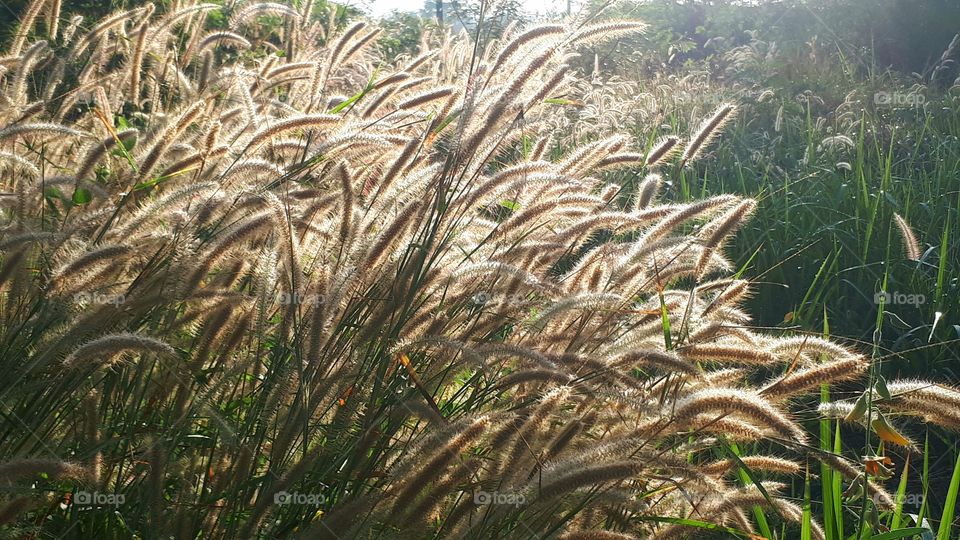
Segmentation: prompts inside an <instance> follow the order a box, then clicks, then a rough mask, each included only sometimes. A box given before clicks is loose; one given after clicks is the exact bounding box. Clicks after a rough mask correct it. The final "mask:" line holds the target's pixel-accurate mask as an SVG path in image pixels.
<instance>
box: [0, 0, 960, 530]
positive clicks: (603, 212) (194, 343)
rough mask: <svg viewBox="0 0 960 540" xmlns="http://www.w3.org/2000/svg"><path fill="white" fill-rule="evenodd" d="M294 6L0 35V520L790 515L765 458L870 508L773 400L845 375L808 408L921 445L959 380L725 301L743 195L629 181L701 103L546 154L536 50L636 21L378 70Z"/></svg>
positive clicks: (561, 524) (555, 58) (134, 525)
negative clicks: (679, 196) (681, 197)
mask: <svg viewBox="0 0 960 540" xmlns="http://www.w3.org/2000/svg"><path fill="white" fill-rule="evenodd" d="M40 4H43V2H35V3H34V4H32V5H31V6H29V7H28V10H32V11H30V12H31V13H32V12H33V11H38V10H39V8H37V7H36V6H37V5H40ZM310 12H311V5H310V3H307V4H306V5H304V6H302V7H301V8H294V7H290V6H285V5H280V4H272V3H271V4H266V3H265V4H247V5H243V6H239V7H235V8H232V9H231V10H228V11H226V12H224V11H223V8H221V7H219V6H217V5H213V4H195V5H188V6H180V7H178V8H176V9H174V10H171V11H167V12H165V13H159V12H158V11H157V10H156V9H154V8H153V6H147V7H143V8H136V9H132V10H130V11H125V12H121V13H117V14H115V15H112V16H109V17H107V18H105V19H103V20H102V21H96V22H93V23H89V24H81V23H82V21H80V20H77V19H74V20H73V21H71V22H70V24H68V25H64V26H63V27H62V28H59V29H56V28H51V29H50V32H49V34H50V35H48V36H47V38H48V39H47V40H42V39H29V36H30V35H31V32H29V30H30V27H29V24H27V27H26V28H25V29H22V31H20V32H18V33H17V36H16V37H15V39H14V40H13V43H12V44H10V45H9V46H7V50H8V51H9V55H8V57H7V58H6V59H5V60H4V64H3V65H4V68H5V70H4V71H2V72H0V77H2V79H0V84H3V93H2V95H3V96H4V100H3V102H2V103H0V126H2V127H0V166H2V167H3V172H4V176H3V177H2V178H3V180H2V182H3V191H4V195H5V196H4V198H3V201H2V202H3V207H2V220H3V221H2V225H3V230H2V236H0V250H2V251H0V319H2V325H0V329H2V331H0V342H2V347H3V348H2V356H0V369H2V370H3V371H4V372H5V377H4V378H3V380H2V382H0V405H2V414H3V417H4V419H5V422H4V426H3V428H2V430H0V480H2V482H3V487H4V490H5V491H4V492H3V493H2V496H3V497H4V499H3V501H2V504H3V507H2V508H0V524H3V525H5V526H7V527H8V528H9V530H10V531H11V535H12V536H17V535H44V536H46V535H51V536H70V535H81V536H87V537H97V538H101V537H103V538H108V537H129V536H138V537H154V536H163V537H167V536H172V537H178V538H180V537H183V538H194V537H205V538H206V537H210V538H253V537H264V538H273V537H290V536H304V537H330V538H351V537H385V538H393V537H403V538H422V537H448V536H449V537H467V538H490V537H527V536H536V537H563V538H569V539H572V538H621V537H642V536H646V537H656V538H670V537H677V538H682V537H688V536H690V535H692V534H695V533H696V529H697V528H706V529H709V530H712V531H716V532H717V533H718V534H728V535H729V534H737V535H746V534H748V533H753V532H763V533H764V534H768V532H769V527H770V526H771V525H770V523H771V522H772V523H774V524H775V526H780V527H785V528H786V530H790V531H802V532H803V534H805V535H809V536H811V537H817V538H823V537H826V535H827V532H826V531H824V530H822V529H821V526H820V525H819V524H818V521H819V520H817V519H814V518H812V517H811V515H810V512H809V511H808V510H809V509H808V508H804V507H802V506H801V505H799V504H797V503H796V502H795V501H793V500H791V498H790V497H789V492H788V490H787V484H786V481H788V479H789V478H790V477H796V476H798V475H802V474H804V473H805V472H807V471H808V470H809V469H810V468H812V467H814V466H815V467H816V468H817V470H820V467H821V466H822V467H823V470H825V471H831V473H832V471H836V475H837V479H838V481H839V479H841V478H844V479H845V480H846V481H848V482H850V484H851V485H852V486H854V487H859V491H857V492H854V491H853V490H851V495H852V496H857V497H859V496H862V499H863V511H864V512H874V514H875V513H876V512H877V511H878V510H881V511H887V510H893V509H895V508H897V502H896V501H895V500H894V498H893V497H892V496H891V495H890V494H888V492H887V490H886V489H885V487H884V486H883V480H885V477H884V475H883V474H882V471H880V469H879V466H878V465H876V464H877V463H878V462H877V460H876V459H874V456H860V457H862V458H864V460H865V461H863V462H861V463H858V462H856V461H854V460H851V459H849V458H848V457H844V456H843V455H842V453H837V452H834V451H832V450H831V449H830V448H823V445H822V444H821V445H818V444H817V443H816V441H815V439H814V438H813V437H812V436H811V435H810V434H809V433H808V432H807V431H806V430H805V429H804V426H803V425H802V424H801V423H800V418H802V416H803V414H804V413H805V412H806V413H808V414H813V413H814V411H813V409H812V407H813V406H812V405H811V401H810V400H809V399H805V396H810V395H816V393H817V392H819V391H820V389H821V387H822V386H824V385H827V384H845V385H849V386H848V387H849V388H852V389H854V390H853V392H852V395H853V396H854V397H853V399H849V400H841V401H837V402H829V400H824V401H825V402H824V403H823V404H821V405H820V407H821V411H820V412H821V413H822V414H824V415H825V416H838V417H843V418H844V419H846V420H848V421H850V422H852V423H854V424H860V425H862V426H865V427H868V428H870V429H872V430H873V431H875V432H876V434H877V435H878V436H879V437H880V439H881V440H882V441H883V443H884V444H886V445H893V446H900V447H905V448H912V447H915V446H917V443H915V442H914V441H912V440H910V439H909V437H908V436H907V435H906V434H904V433H901V430H900V429H899V428H897V427H896V426H894V425H893V422H894V421H893V419H892V416H893V415H909V416H913V417H916V418H920V419H923V420H924V421H930V422H933V423H936V424H942V425H946V426H948V427H951V428H956V427H957V426H958V425H960V407H958V406H957V405H958V404H960V391H958V390H957V389H955V388H952V387H949V386H945V385H938V384H935V383H930V382H924V381H914V380H907V381H891V382H890V383H886V382H885V381H884V380H883V379H882V378H879V377H877V374H876V370H875V366H874V365H873V363H871V361H870V360H869V358H868V357H867V356H866V355H865V354H863V353H862V352H860V351H858V350H854V349H852V348H848V347H845V346H842V345H840V344H837V343H835V342H832V341H829V340H827V339H823V338H818V337H811V336H806V335H800V336H785V335H774V334H772V333H770V332H765V331H763V330H762V329H760V328H756V327H754V326H753V325H751V322H750V316H749V314H748V313H746V312H745V311H744V310H743V309H742V308H741V302H742V301H743V300H744V298H745V297H746V296H747V295H748V294H749V292H750V284H749V282H748V281H746V280H745V279H743V276H740V275H731V274H732V273H733V271H734V268H733V267H732V264H731V263H730V262H729V261H728V260H727V259H726V258H725V257H724V255H723V247H724V244H725V242H726V241H727V240H728V238H729V237H730V236H731V235H732V234H733V233H735V232H736V231H737V230H738V229H739V228H740V227H741V226H742V225H743V224H744V223H745V222H746V221H747V220H748V219H749V217H750V215H751V214H752V213H754V212H755V211H756V203H755V201H754V200H752V199H749V198H742V197H737V196H734V195H725V194H721V195H716V196H712V197H702V198H696V199H693V198H691V200H689V201H677V202H665V201H663V200H661V197H660V194H661V190H662V186H663V183H664V178H663V177H662V176H661V174H660V173H664V172H666V171H667V170H668V169H669V168H670V167H671V166H677V167H681V168H682V167H683V166H685V165H687V164H692V163H693V162H695V160H696V159H698V158H699V157H700V156H702V155H703V153H704V151H705V150H706V149H707V148H708V147H709V145H710V144H711V141H712V140H714V139H715V138H716V136H717V135H718V134H719V133H720V129H721V127H722V126H723V125H724V124H726V123H728V122H730V121H731V119H733V118H734V117H735V115H736V112H737V108H736V106H735V105H734V104H732V103H723V104H721V105H720V106H718V107H717V108H716V109H715V110H714V111H713V112H712V114H705V115H704V117H703V119H702V121H700V122H699V124H698V125H699V127H698V128H697V129H696V130H694V131H693V132H692V133H691V134H690V135H689V137H687V138H686V141H681V140H680V139H679V138H677V137H674V136H669V135H665V136H664V137H663V138H660V134H659V133H650V134H649V136H648V137H643V138H640V139H639V140H641V141H647V140H650V141H654V140H658V141H659V142H657V143H656V144H650V145H648V144H645V143H644V142H641V143H636V142H635V140H636V139H634V138H631V137H629V136H627V135H626V134H623V133H620V132H618V131H616V130H609V131H607V132H605V133H601V134H599V136H598V137H595V138H594V139H593V140H591V141H589V142H587V143H585V144H581V145H578V146H575V147H567V148H557V146H556V145H555V143H556V139H553V138H552V135H553V133H552V130H551V129H550V128H549V126H550V121H551V120H553V117H555V116H556V115H557V114H558V111H564V112H565V109H564V108H563V107H564V106H565V105H567V104H569V103H570V100H568V99H566V98H565V97H564V93H565V92H566V91H567V90H568V89H569V88H571V87H573V86H574V85H575V84H576V83H577V81H576V75H574V73H573V71H572V70H570V69H569V67H568V61H569V60H570V59H571V58H572V56H573V55H574V54H575V53H576V52H577V51H578V50H580V49H581V48H582V47H585V46H588V45H591V44H596V43H599V42H602V41H603V40H609V39H613V38H616V37H619V36H623V35H627V34H631V33H636V32H640V31H642V30H643V29H644V25H643V24H642V23H639V22H634V21H623V20H613V21H610V20H606V21H600V20H594V19H592V18H582V19H578V20H573V21H567V22H564V23H563V24H550V25H543V26H537V27H532V28H527V29H523V30H513V31H511V33H509V34H508V35H507V36H506V37H505V38H504V40H503V41H502V42H499V43H494V44H492V45H490V46H489V47H488V48H486V49H484V50H479V49H477V48H475V47H474V43H472V42H471V41H469V40H467V39H465V38H464V37H463V36H459V37H457V36H452V35H446V36H441V37H440V38H438V39H425V48H424V50H422V51H421V54H419V55H418V56H415V57H410V58H407V57H402V58H395V59H385V58H380V57H379V56H378V55H377V53H376V52H375V51H373V50H372V49H371V44H373V43H375V38H377V36H378V35H379V30H378V29H376V28H373V27H371V26H370V25H368V24H367V23H364V22H356V23H354V24H352V25H350V26H348V27H346V28H345V29H340V30H336V29H334V28H332V26H333V25H329V26H326V27H325V26H324V25H323V24H321V23H319V22H316V21H315V20H314V19H313V18H311V17H310V16H308V15H309V14H310ZM212 14H217V17H218V20H220V21H221V22H222V21H226V23H225V24H226V28H222V27H220V26H218V27H216V28H211V27H209V26H208V25H207V23H206V21H207V18H208V17H210V16H212ZM34 18H35V17H34ZM331 20H332V19H331ZM24 21H25V22H27V23H29V21H32V19H31V18H30V17H24ZM265 21H268V22H269V21H272V23H271V24H266V22H265ZM277 21H279V22H277ZM221 26H222V25H221ZM617 171H620V173H623V172H624V171H626V172H628V173H629V174H630V175H631V176H632V177H633V178H636V179H642V181H641V182H640V184H639V188H638V189H636V190H629V189H623V188H624V186H623V185H621V184H619V183H614V182H611V181H610V179H611V178H613V176H612V173H614V172H617ZM864 383H866V384H864ZM864 388H867V390H864ZM880 463H882V461H881V462H880ZM757 508H763V509H764V510H763V511H762V512H760V511H756V510H755V509H757ZM864 515H866V514H864ZM764 516H766V517H764ZM872 525H873V523H872V522H867V526H872ZM161 531H162V532H161ZM601 531H602V532H601Z"/></svg>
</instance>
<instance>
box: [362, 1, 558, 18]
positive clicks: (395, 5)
mask: <svg viewBox="0 0 960 540" xmlns="http://www.w3.org/2000/svg"><path fill="white" fill-rule="evenodd" d="M350 3H351V4H356V5H358V6H359V7H361V8H364V9H365V10H367V11H370V12H372V14H373V15H374V16H378V17H379V16H381V15H386V14H387V13H390V12H391V11H393V10H399V11H417V10H420V9H422V8H423V4H424V2H423V0H360V1H357V0H354V2H350ZM522 3H523V7H524V8H525V9H526V10H527V11H529V12H530V13H543V12H545V11H548V10H556V11H560V10H566V8H567V0H523V1H522Z"/></svg>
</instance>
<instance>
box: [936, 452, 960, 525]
mask: <svg viewBox="0 0 960 540" xmlns="http://www.w3.org/2000/svg"><path fill="white" fill-rule="evenodd" d="M957 492H960V457H958V458H957V460H956V465H954V467H953V477H952V478H951V479H950V489H949V490H947V500H946V501H944V503H943V515H942V516H940V528H939V529H938V530H937V540H950V531H951V530H952V529H953V515H954V513H955V512H956V511H957Z"/></svg>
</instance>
